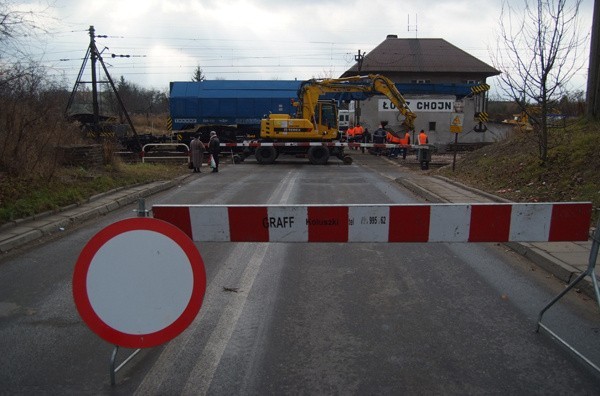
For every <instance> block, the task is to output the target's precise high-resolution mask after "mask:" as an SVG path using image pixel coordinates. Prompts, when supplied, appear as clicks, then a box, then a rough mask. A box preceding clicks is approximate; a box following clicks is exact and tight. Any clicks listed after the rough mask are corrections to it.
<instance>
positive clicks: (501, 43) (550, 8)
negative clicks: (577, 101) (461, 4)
mask: <svg viewBox="0 0 600 396" xmlns="http://www.w3.org/2000/svg"><path fill="white" fill-rule="evenodd" d="M581 1H582V0H575V1H572V0H571V1H568V0H537V1H529V0H523V7H521V8H515V7H514V6H512V5H511V4H510V3H509V2H508V1H506V0H504V1H503V4H502V15H501V18H500V29H499V38H498V48H497V50H496V52H495V53H492V55H491V56H492V62H493V64H494V67H496V68H497V69H499V70H501V71H502V75H501V76H500V79H501V90H502V91H503V92H504V94H505V95H507V96H508V97H509V98H510V99H511V100H514V101H515V102H516V103H517V104H518V105H519V107H520V109H521V111H523V112H525V113H526V114H527V115H528V116H529V120H530V122H531V123H532V125H533V127H534V133H535V137H536V139H537V142H538V148H539V153H538V155H539V159H540V161H541V162H542V163H545V162H546V161H547V159H548V148H549V136H548V127H549V125H548V114H550V113H551V111H552V108H553V106H554V105H555V104H556V103H557V102H558V101H559V100H560V98H562V97H563V96H564V95H566V94H567V89H566V84H567V83H568V81H569V80H570V79H571V78H572V77H573V75H574V74H575V73H576V72H577V71H578V70H580V69H581V68H582V67H583V64H581V63H580V61H578V52H579V51H580V50H581V47H582V46H583V44H584V42H585V38H584V39H582V38H581V37H580V34H579V30H578V14H579V7H580V5H581Z"/></svg>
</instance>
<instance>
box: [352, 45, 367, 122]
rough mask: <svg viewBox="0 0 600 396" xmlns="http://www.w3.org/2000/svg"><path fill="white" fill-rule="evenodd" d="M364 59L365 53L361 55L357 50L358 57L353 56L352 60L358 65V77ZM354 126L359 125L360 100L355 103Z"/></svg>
mask: <svg viewBox="0 0 600 396" xmlns="http://www.w3.org/2000/svg"><path fill="white" fill-rule="evenodd" d="M364 58H365V53H363V54H361V53H360V50H358V55H354V60H355V61H356V63H357V65H358V75H360V73H361V71H362V64H363V59H364ZM355 112H356V124H355V125H354V126H356V125H358V124H359V123H360V100H357V101H356V109H355Z"/></svg>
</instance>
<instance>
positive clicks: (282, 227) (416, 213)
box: [152, 203, 592, 242]
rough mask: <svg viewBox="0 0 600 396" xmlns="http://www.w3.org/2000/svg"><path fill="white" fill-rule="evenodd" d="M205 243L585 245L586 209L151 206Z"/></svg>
mask: <svg viewBox="0 0 600 396" xmlns="http://www.w3.org/2000/svg"><path fill="white" fill-rule="evenodd" d="M152 210H153V212H154V217H155V218H158V219H161V220H165V221H167V222H170V223H172V224H174V225H175V226H177V227H178V228H180V229H181V230H183V231H184V232H186V233H187V234H188V235H189V236H190V237H191V238H192V239H193V240H194V241H205V242H227V241H230V242H555V241H585V240H587V239H588V233H589V222H590V217H591V211H592V204H591V203H514V204H503V203H492V204H486V203H482V204H434V205H419V204H409V205H327V206H321V205H273V206H260V205H247V206H243V205H230V206H225V205H155V206H153V208H152Z"/></svg>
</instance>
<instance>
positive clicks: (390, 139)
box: [386, 132, 401, 144]
mask: <svg viewBox="0 0 600 396" xmlns="http://www.w3.org/2000/svg"><path fill="white" fill-rule="evenodd" d="M386 139H387V141H388V142H390V143H392V144H400V143H401V142H400V138H399V137H397V136H395V135H393V134H392V133H391V132H388V133H387V135H386Z"/></svg>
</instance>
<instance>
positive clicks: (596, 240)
mask: <svg viewBox="0 0 600 396" xmlns="http://www.w3.org/2000/svg"><path fill="white" fill-rule="evenodd" d="M599 247H600V220H598V224H597V226H596V230H595V231H594V234H593V235H592V249H591V250H590V258H589V263H588V268H587V269H586V270H585V271H584V272H582V273H581V274H579V276H578V277H577V278H575V280H574V281H573V282H571V283H570V284H569V285H568V286H567V287H566V288H565V290H563V291H562V292H561V293H560V294H559V295H558V296H556V297H555V298H554V299H553V300H552V301H550V303H548V305H546V306H545V307H544V308H543V309H542V310H541V312H540V314H539V316H538V322H537V328H536V332H539V331H540V327H541V328H542V329H544V330H545V331H547V332H548V333H549V334H550V335H551V336H552V337H554V338H555V339H556V340H558V341H559V342H561V343H562V344H563V345H564V346H566V347H567V348H568V349H569V350H570V351H571V352H573V353H574V354H575V355H577V356H578V357H579V358H581V359H582V360H583V361H584V362H585V363H587V364H588V365H590V366H591V367H592V368H594V369H595V370H596V371H597V372H600V367H598V366H597V365H596V364H594V363H593V362H592V361H590V360H589V359H587V358H586V357H585V356H583V355H582V354H581V353H579V352H578V351H577V350H576V349H575V348H573V347H572V346H571V345H569V344H568V343H567V342H566V341H565V340H563V339H562V338H560V337H559V336H558V335H557V334H555V333H554V332H552V331H551V330H550V329H549V328H548V327H547V326H545V325H544V324H543V323H542V317H543V316H544V313H545V312H546V311H547V310H548V309H549V308H550V307H552V306H553V305H554V304H555V303H556V302H557V301H558V300H560V299H561V298H562V297H563V296H564V295H565V294H567V293H568V292H569V290H571V289H572V288H573V287H575V285H577V284H578V283H579V282H581V281H582V280H583V278H585V277H586V276H588V275H589V276H590V277H591V278H592V285H593V287H594V293H595V294H596V302H597V303H598V306H599V307H600V289H599V288H598V279H597V278H596V261H597V259H598V249H599Z"/></svg>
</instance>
